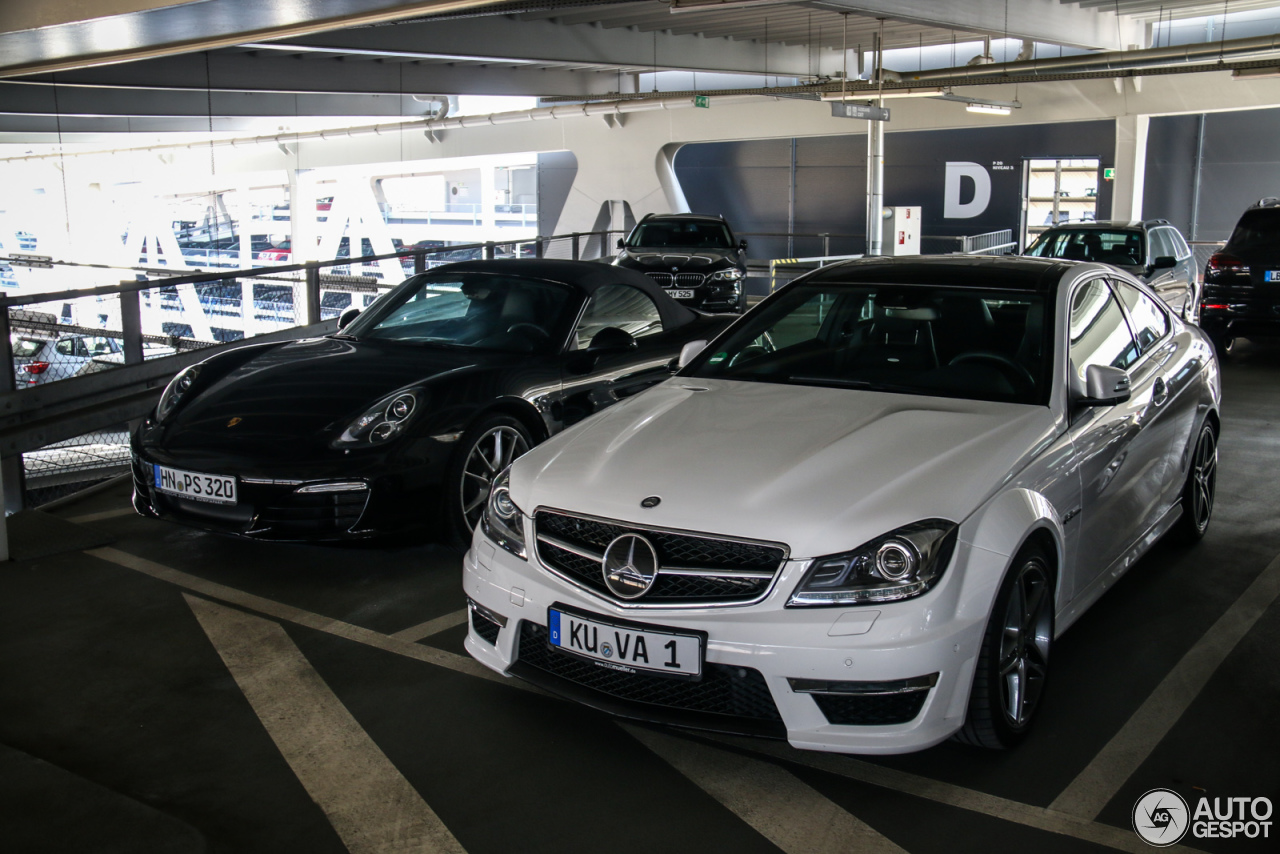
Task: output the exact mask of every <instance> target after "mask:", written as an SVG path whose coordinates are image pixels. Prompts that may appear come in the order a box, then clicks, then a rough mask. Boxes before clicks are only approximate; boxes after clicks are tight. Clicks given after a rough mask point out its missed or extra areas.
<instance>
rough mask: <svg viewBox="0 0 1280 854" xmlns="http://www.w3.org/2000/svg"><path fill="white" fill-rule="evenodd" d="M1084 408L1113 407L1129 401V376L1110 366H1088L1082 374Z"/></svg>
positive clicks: (1081, 399)
mask: <svg viewBox="0 0 1280 854" xmlns="http://www.w3.org/2000/svg"><path fill="white" fill-rule="evenodd" d="M1084 384H1085V396H1084V397H1082V398H1079V399H1078V402H1079V403H1082V404H1084V405H1085V406H1113V405H1115V404H1117V403H1124V402H1125V401H1126V400H1128V399H1129V396H1130V391H1129V374H1128V373H1127V372H1126V371H1123V370H1121V369H1120V368H1113V367H1111V366H1110V365H1090V366H1089V367H1087V368H1085V372H1084Z"/></svg>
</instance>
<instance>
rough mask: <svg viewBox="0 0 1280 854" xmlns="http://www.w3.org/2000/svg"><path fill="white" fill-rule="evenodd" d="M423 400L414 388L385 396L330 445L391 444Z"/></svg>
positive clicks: (411, 418)
mask: <svg viewBox="0 0 1280 854" xmlns="http://www.w3.org/2000/svg"><path fill="white" fill-rule="evenodd" d="M424 397H425V394H424V393H423V392H421V391H418V390H415V389H410V390H408V391H397V392H395V393H394V394H389V395H387V396H386V397H384V398H382V400H379V401H378V402H377V403H375V404H374V405H373V406H371V407H369V408H368V409H367V410H365V412H364V414H363V415H361V416H360V417H359V418H357V419H356V420H355V421H352V422H351V423H350V424H349V425H347V429H345V430H343V431H342V435H341V436H339V437H338V438H337V439H334V440H333V446H334V447H335V448H350V447H353V446H357V445H381V444H382V443H384V442H389V441H391V440H392V439H394V438H395V437H397V436H399V435H400V434H401V433H403V432H404V430H405V428H406V427H407V426H408V425H409V422H410V421H412V420H413V417H414V416H415V415H416V414H417V413H418V410H420V409H422V407H423V405H424V404H425V400H424Z"/></svg>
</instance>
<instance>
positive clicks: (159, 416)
mask: <svg viewBox="0 0 1280 854" xmlns="http://www.w3.org/2000/svg"><path fill="white" fill-rule="evenodd" d="M198 376H200V366H199V365H192V366H191V367H189V368H183V369H182V370H180V371H178V373H177V375H176V376H175V377H174V378H173V379H171V380H169V384H168V385H167V386H165V387H164V393H162V394H161V395H160V402H159V403H157V404H156V420H157V421H164V420H165V419H166V418H168V417H169V416H170V415H172V414H173V410H175V409H177V408H178V404H179V403H181V402H182V401H183V400H184V399H186V397H187V393H188V392H190V391H191V387H192V386H193V385H195V384H196V377H198Z"/></svg>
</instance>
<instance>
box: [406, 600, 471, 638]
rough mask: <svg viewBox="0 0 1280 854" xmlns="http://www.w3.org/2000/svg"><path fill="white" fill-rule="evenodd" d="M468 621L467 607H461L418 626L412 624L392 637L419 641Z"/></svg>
mask: <svg viewBox="0 0 1280 854" xmlns="http://www.w3.org/2000/svg"><path fill="white" fill-rule="evenodd" d="M466 621H467V609H466V608H461V609H459V610H457V611H454V612H453V613H452V614H445V615H444V616H443V617H436V618H435V619H434V620H427V621H426V622H425V623H419V624H418V625H416V626H410V627H409V628H407V629H401V630H400V631H398V632H396V633H395V634H393V635H391V637H393V638H396V639H397V640H402V641H408V642H409V643H417V642H418V641H420V640H423V639H424V638H429V637H431V636H432V635H438V634H440V633H441V632H443V631H447V630H449V629H452V628H453V627H454V626H460V625H462V624H463V623H465V622H466Z"/></svg>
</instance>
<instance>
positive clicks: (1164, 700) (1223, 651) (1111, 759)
mask: <svg viewBox="0 0 1280 854" xmlns="http://www.w3.org/2000/svg"><path fill="white" fill-rule="evenodd" d="M1277 596H1280V557H1277V558H1275V559H1274V560H1272V561H1271V563H1270V564H1268V565H1267V568H1266V569H1264V570H1263V571H1262V574H1261V575H1259V576H1258V577H1257V578H1256V579H1254V581H1253V583H1252V584H1250V585H1249V587H1248V588H1247V589H1246V590H1245V591H1244V593H1242V594H1240V598H1238V599H1236V601H1235V602H1234V603H1233V604H1232V606H1231V607H1230V608H1228V609H1227V612H1226V613H1225V614H1223V615H1222V616H1221V617H1219V618H1218V621H1217V622H1216V623H1214V624H1213V626H1212V628H1210V629H1209V631H1207V632H1205V634H1204V636H1203V637H1201V638H1200V640H1198V641H1196V644H1195V646H1193V647H1191V649H1189V650H1188V651H1187V653H1186V655H1184V656H1183V657H1182V660H1181V661H1179V662H1178V663H1177V664H1176V665H1175V666H1174V668H1173V669H1172V670H1170V671H1169V674H1168V675H1167V676H1165V677H1164V679H1162V680H1161V681H1160V684H1159V685H1158V686H1156V689H1155V691H1153V692H1151V695H1150V696H1149V697H1147V699H1146V702H1144V703H1143V704H1142V705H1141V706H1139V707H1138V710H1137V711H1136V712H1134V713H1133V716H1132V717H1131V718H1129V720H1128V722H1127V723H1125V725H1124V726H1123V727H1121V728H1120V731H1119V732H1117V733H1116V734H1115V735H1114V736H1112V738H1111V741H1109V742H1107V746H1106V747H1104V748H1102V750H1101V751H1099V752H1098V755H1097V756H1095V757H1093V761H1092V762H1090V763H1089V765H1088V766H1087V767H1086V768H1085V769H1084V770H1083V771H1081V772H1080V774H1079V775H1078V776H1077V777H1076V778H1075V780H1073V781H1071V785H1069V786H1067V788H1066V789H1064V790H1063V791H1062V794H1060V795H1058V797H1057V798H1055V799H1054V802H1053V804H1052V805H1051V807H1052V809H1055V810H1058V811H1060V812H1065V813H1070V814H1072V815H1078V816H1080V817H1081V818H1087V819H1093V818H1097V816H1098V813H1100V812H1102V809H1103V807H1105V806H1106V805H1107V804H1108V803H1109V802H1110V801H1111V799H1112V798H1114V797H1115V796H1116V793H1117V792H1118V791H1120V788H1121V787H1122V786H1123V785H1124V784H1125V783H1126V782H1127V781H1128V780H1129V778H1130V777H1132V776H1133V774H1134V772H1135V771H1137V770H1138V768H1139V767H1140V766H1141V765H1142V763H1143V762H1145V761H1146V760H1147V757H1148V756H1150V755H1151V751H1153V750H1155V748H1156V746H1157V745H1158V744H1160V742H1161V741H1162V740H1163V739H1164V737H1165V736H1166V735H1168V733H1169V730H1171V729H1173V726H1174V724H1176V723H1177V722H1178V719H1179V718H1181V717H1182V714H1183V712H1185V711H1186V710H1187V708H1188V707H1190V705H1191V703H1192V702H1193V701H1194V700H1195V699H1196V697H1198V696H1199V695H1200V692H1201V691H1202V690H1203V689H1204V686H1205V684H1206V683H1208V681H1209V679H1210V677H1212V676H1213V674H1214V672H1216V671H1217V669H1218V667H1219V665H1221V664H1222V662H1223V661H1225V660H1226V658H1227V656H1228V655H1230V654H1231V651H1232V650H1233V649H1235V648H1236V644H1238V643H1240V641H1241V639H1242V638H1244V636H1245V635H1246V634H1248V633H1249V630H1250V629H1251V628H1253V625H1254V623H1256V622H1258V619H1259V618H1260V617H1261V616H1262V615H1263V614H1264V613H1266V611H1267V609H1268V608H1269V607H1271V605H1272V604H1273V603H1274V602H1275V601H1276V598H1277Z"/></svg>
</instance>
